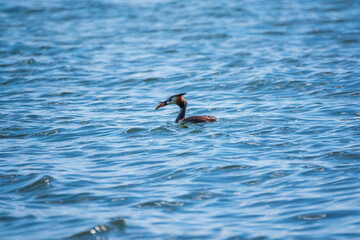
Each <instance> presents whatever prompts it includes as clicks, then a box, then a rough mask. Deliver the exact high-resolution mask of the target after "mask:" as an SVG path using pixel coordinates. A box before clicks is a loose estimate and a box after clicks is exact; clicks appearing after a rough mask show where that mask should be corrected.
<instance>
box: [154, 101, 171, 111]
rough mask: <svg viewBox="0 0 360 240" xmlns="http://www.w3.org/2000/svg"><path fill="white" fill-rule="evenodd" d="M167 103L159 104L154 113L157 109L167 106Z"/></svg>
mask: <svg viewBox="0 0 360 240" xmlns="http://www.w3.org/2000/svg"><path fill="white" fill-rule="evenodd" d="M168 104H169V103H168V102H167V101H163V102H160V103H159V104H158V105H157V107H156V108H155V110H154V111H156V110H158V109H159V108H162V107H165V106H166V105H168Z"/></svg>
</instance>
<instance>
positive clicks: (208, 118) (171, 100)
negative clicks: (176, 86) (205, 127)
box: [155, 93, 218, 123]
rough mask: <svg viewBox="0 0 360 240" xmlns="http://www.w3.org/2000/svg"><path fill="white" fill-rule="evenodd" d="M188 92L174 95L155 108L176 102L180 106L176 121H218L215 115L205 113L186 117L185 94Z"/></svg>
mask: <svg viewBox="0 0 360 240" xmlns="http://www.w3.org/2000/svg"><path fill="white" fill-rule="evenodd" d="M185 94H186V93H180V94H176V95H173V96H171V97H169V98H168V99H166V100H165V101H163V102H160V103H159V105H158V106H157V107H156V108H155V110H157V109H159V108H162V107H165V106H166V105H169V104H176V105H178V106H179V108H180V112H179V115H178V116H177V118H176V119H175V122H176V123H178V122H191V123H204V122H216V121H217V120H218V119H217V118H216V117H213V116H208V115H203V116H191V117H185V112H186V107H187V102H186V100H185V98H184V97H183V95H185Z"/></svg>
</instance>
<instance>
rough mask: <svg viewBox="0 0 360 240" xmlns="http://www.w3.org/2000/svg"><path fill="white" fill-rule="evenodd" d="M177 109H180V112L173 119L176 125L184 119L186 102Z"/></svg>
mask: <svg viewBox="0 0 360 240" xmlns="http://www.w3.org/2000/svg"><path fill="white" fill-rule="evenodd" d="M179 107H180V112H179V114H178V116H177V118H176V119H175V122H176V123H178V122H180V121H181V120H183V119H184V118H185V112H186V107H187V102H186V101H185V102H184V104H182V106H179Z"/></svg>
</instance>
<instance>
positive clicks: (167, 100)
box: [154, 93, 186, 111]
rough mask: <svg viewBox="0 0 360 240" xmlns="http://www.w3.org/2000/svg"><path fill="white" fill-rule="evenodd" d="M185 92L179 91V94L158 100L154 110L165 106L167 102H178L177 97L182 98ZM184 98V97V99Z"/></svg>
mask: <svg viewBox="0 0 360 240" xmlns="http://www.w3.org/2000/svg"><path fill="white" fill-rule="evenodd" d="M185 94H186V93H180V94H176V95H172V96H171V97H169V98H168V99H166V100H165V101H162V102H160V103H159V104H158V105H157V107H156V108H155V110H154V111H156V110H158V109H159V108H162V107H165V106H167V105H169V104H178V101H179V99H181V98H182V96H183V95H185ZM184 100H185V99H184Z"/></svg>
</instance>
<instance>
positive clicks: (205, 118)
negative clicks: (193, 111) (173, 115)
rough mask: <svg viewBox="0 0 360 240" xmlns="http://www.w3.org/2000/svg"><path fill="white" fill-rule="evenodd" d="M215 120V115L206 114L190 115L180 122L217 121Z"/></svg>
mask: <svg viewBox="0 0 360 240" xmlns="http://www.w3.org/2000/svg"><path fill="white" fill-rule="evenodd" d="M217 121H218V119H217V118H216V117H213V116H208V115H204V116H191V117H186V118H184V119H183V120H181V122H191V123H203V122H217Z"/></svg>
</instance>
